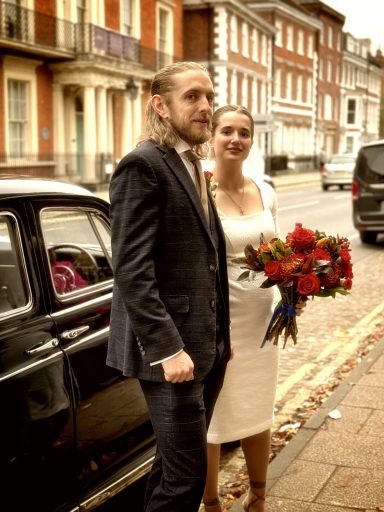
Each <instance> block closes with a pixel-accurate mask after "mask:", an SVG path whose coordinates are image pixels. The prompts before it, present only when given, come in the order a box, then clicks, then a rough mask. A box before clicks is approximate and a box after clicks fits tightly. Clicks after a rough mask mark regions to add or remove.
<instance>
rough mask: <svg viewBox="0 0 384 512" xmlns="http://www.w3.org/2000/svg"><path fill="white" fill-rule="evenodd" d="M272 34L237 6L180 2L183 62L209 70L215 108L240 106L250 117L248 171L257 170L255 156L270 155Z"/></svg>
mask: <svg viewBox="0 0 384 512" xmlns="http://www.w3.org/2000/svg"><path fill="white" fill-rule="evenodd" d="M274 33H275V30H274V28H273V26H272V25H270V24H269V23H268V22H266V21H265V20H264V19H263V18H262V17H260V16H258V15H257V14H256V13H254V12H252V11H250V10H249V9H248V8H247V6H246V5H244V4H243V3H242V2H239V1H236V0H228V1H224V2H223V1H221V0H212V1H211V2H201V1H200V0H185V1H184V58H185V59H186V60H194V61H198V62H201V63H203V64H204V65H206V66H207V67H208V69H209V71H210V73H211V75H212V77H213V82H214V87H215V92H216V97H215V107H216V108H217V107H220V106H223V105H226V104H228V103H231V104H236V105H243V106H244V107H246V108H247V109H248V110H249V111H250V112H251V113H252V115H253V118H254V121H255V140H254V145H253V152H252V153H251V155H250V158H249V159H248V162H247V165H248V166H249V167H250V168H251V167H252V166H255V167H257V166H258V165H259V159H258V155H259V153H262V154H264V153H269V151H270V144H271V142H270V133H271V131H272V123H271V119H272V118H271V105H272V41H273V34H274ZM191 34H193V37H191ZM196 41H199V44H196Z"/></svg>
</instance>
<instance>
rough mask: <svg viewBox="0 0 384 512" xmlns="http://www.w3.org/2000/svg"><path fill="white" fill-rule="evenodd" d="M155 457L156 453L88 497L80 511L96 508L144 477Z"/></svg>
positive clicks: (84, 511)
mask: <svg viewBox="0 0 384 512" xmlns="http://www.w3.org/2000/svg"><path fill="white" fill-rule="evenodd" d="M154 458H155V456H154V455H152V456H150V457H149V458H148V459H147V460H145V461H144V462H143V463H142V464H140V466H138V467H135V469H133V470H131V471H128V473H126V474H125V475H124V476H122V477H120V478H119V479H117V480H116V481H114V482H113V483H112V484H110V485H108V486H107V487H105V489H103V490H102V491H99V492H98V493H97V494H95V495H94V496H92V497H91V498H88V499H87V500H86V501H84V502H82V503H80V512H86V511H89V510H94V509H95V508H96V507H98V506H100V505H102V504H103V503H105V502H106V501H108V500H109V499H111V498H113V497H114V496H116V495H117V494H118V493H119V492H121V491H123V490H124V489H126V488H127V487H128V486H129V485H131V484H133V483H134V482H136V481H137V480H139V479H140V478H142V477H143V476H144V475H146V474H147V473H148V472H149V471H150V469H151V467H152V464H153V461H154Z"/></svg>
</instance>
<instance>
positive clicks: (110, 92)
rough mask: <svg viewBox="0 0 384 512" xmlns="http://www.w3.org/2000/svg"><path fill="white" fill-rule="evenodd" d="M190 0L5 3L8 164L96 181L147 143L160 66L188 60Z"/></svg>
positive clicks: (14, 169) (2, 164) (0, 99)
mask: <svg viewBox="0 0 384 512" xmlns="http://www.w3.org/2000/svg"><path fill="white" fill-rule="evenodd" d="M182 13H183V9H182V2H181V0H176V1H174V2H172V4H170V3H169V2H167V1H164V2H163V1H155V0H145V1H140V0H44V1H43V0H18V1H14V2H0V46H1V48H2V55H1V57H0V77H1V80H0V172H2V173H5V172H8V173H17V174H37V175H40V176H49V177H55V178H60V179H68V180H71V181H77V182H81V183H83V184H85V185H87V186H89V187H92V186H95V185H97V184H99V183H101V182H103V181H105V180H107V179H108V174H109V173H110V172H112V170H113V168H114V165H115V163H116V161H118V160H119V159H120V158H121V157H122V156H123V155H124V154H125V153H127V152H128V151H130V150H131V149H132V148H133V147H134V146H135V145H136V142H137V139H138V137H139V135H140V131H141V126H142V116H143V110H144V107H145V103H146V100H147V98H148V96H149V86H150V81H151V79H152V77H153V74H154V72H155V71H156V70H157V69H159V68H161V67H162V66H163V65H164V64H166V63H169V62H172V61H173V60H180V59H181V58H182V55H183V49H182V30H183V25H182Z"/></svg>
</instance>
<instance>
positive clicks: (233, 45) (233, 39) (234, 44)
mask: <svg viewBox="0 0 384 512" xmlns="http://www.w3.org/2000/svg"><path fill="white" fill-rule="evenodd" d="M229 23H230V49H231V51H232V52H234V53H238V51H239V45H238V30H237V29H238V27H237V18H236V16H235V15H234V14H232V16H231V18H230V21H229Z"/></svg>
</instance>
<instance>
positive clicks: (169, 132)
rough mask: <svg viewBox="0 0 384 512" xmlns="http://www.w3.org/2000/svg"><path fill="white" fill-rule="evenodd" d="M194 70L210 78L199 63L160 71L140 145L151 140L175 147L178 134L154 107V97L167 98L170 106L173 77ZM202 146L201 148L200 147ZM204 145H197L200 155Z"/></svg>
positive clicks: (167, 67)
mask: <svg viewBox="0 0 384 512" xmlns="http://www.w3.org/2000/svg"><path fill="white" fill-rule="evenodd" d="M188 70H194V71H202V72H203V73H206V74H207V75H208V76H209V72H208V70H207V68H206V67H205V66H203V65H202V64H199V63H197V62H175V63H173V64H169V65H168V66H165V67H164V68H162V69H160V70H159V71H158V72H157V73H156V74H155V76H154V77H153V80H152V84H151V97H150V98H149V100H148V102H147V106H146V110H145V120H144V126H143V135H142V137H141V138H140V140H139V142H138V144H141V143H142V142H144V141H145V140H148V139H151V140H153V141H155V142H156V144H159V145H161V146H166V147H170V148H171V147H175V145H176V143H177V141H178V140H179V136H178V134H177V133H176V132H175V130H174V129H173V127H172V125H171V124H170V123H169V122H168V121H167V120H165V119H163V118H162V117H161V116H159V114H157V112H155V110H154V109H153V107H152V101H151V100H152V96H154V95H155V94H159V95H161V96H163V97H164V98H165V102H166V104H167V105H168V104H169V94H170V93H171V92H172V90H173V89H174V86H175V85H174V82H173V76H174V75H177V74H178V73H183V72H184V71H188ZM199 146H201V147H199ZM203 146H204V145H203V144H201V145H197V147H195V150H196V151H197V152H198V153H201V152H204V151H202V147H203Z"/></svg>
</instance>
